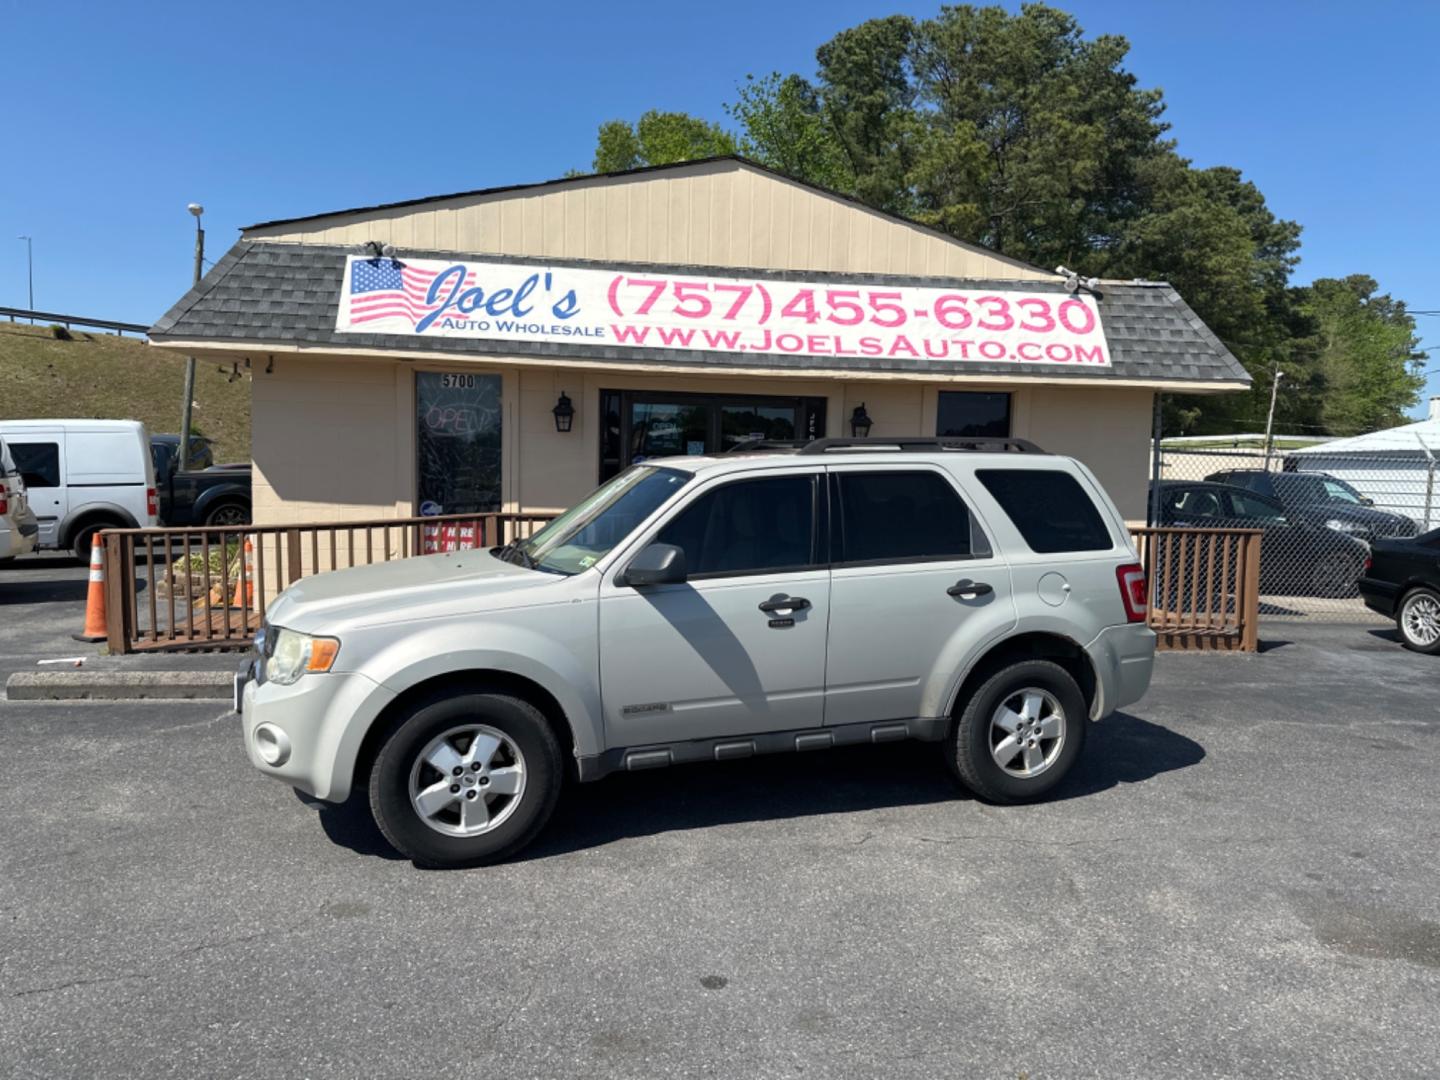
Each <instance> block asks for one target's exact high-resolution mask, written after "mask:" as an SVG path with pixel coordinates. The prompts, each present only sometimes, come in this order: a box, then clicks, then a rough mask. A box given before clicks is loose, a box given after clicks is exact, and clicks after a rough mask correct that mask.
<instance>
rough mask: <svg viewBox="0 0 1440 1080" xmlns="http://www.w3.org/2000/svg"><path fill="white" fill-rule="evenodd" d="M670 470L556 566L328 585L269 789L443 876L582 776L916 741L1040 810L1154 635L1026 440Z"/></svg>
mask: <svg viewBox="0 0 1440 1080" xmlns="http://www.w3.org/2000/svg"><path fill="white" fill-rule="evenodd" d="M738 450H739V451H740V452H736V451H731V452H730V453H727V454H723V455H719V456H713V457H678V458H665V459H660V460H651V461H646V462H645V463H644V464H641V465H635V466H633V467H632V468H630V469H627V470H626V471H625V472H622V473H620V474H619V475H618V476H616V477H615V478H614V479H613V480H610V481H608V482H607V483H605V484H604V485H602V486H601V487H600V488H599V489H598V490H597V491H595V492H594V493H593V494H591V495H590V496H589V497H588V498H586V499H585V500H584V501H583V502H581V503H580V504H579V505H578V506H576V507H574V508H573V509H571V510H569V511H568V512H567V513H565V514H564V515H562V516H561V517H559V518H557V519H556V520H555V521H554V522H552V523H551V524H550V525H548V526H547V527H546V528H545V529H544V530H543V531H542V532H540V533H538V534H536V535H535V536H534V537H533V538H532V539H529V540H526V541H524V542H521V543H517V544H510V545H507V546H505V547H502V548H494V549H492V550H490V551H488V552H487V551H467V552H458V553H453V554H446V555H432V556H428V557H425V558H415V559H408V560H403V561H399V562H390V563H382V564H378V565H374V566H365V567H357V568H355V569H353V570H342V571H339V572H337V573H331V574H321V575H318V576H316V577H312V578H306V579H304V580H302V581H300V582H298V583H297V584H295V585H292V586H291V587H290V588H289V589H287V590H286V591H285V593H284V594H283V595H282V596H281V597H280V598H279V599H278V600H276V601H275V603H274V604H273V605H271V607H270V609H269V611H268V612H267V625H266V626H265V628H264V630H263V631H262V636H261V638H260V639H259V640H258V641H257V653H258V655H257V656H256V657H255V658H254V659H253V660H252V662H251V663H250V664H249V665H248V667H247V669H246V670H245V671H244V672H242V673H241V674H240V675H239V676H237V682H236V691H237V693H236V703H237V708H238V709H239V710H240V711H241V713H242V717H243V728H244V737H245V746H246V748H247V750H248V752H249V755H250V759H251V761H252V762H253V763H254V764H255V766H256V767H257V768H259V769H260V770H261V771H262V772H265V773H267V774H269V775H271V776H274V777H276V778H278V779H281V780H284V781H285V782H286V783H289V784H291V785H293V786H295V787H297V788H300V789H301V790H303V791H306V792H309V793H310V794H312V795H314V796H316V797H318V798H320V799H324V800H330V801H334V802H340V801H343V800H345V799H347V798H348V797H349V796H350V794H351V791H352V789H362V788H363V789H368V795H369V801H370V807H371V809H372V811H373V812H374V815H375V820H376V822H377V823H378V824H379V826H380V829H381V830H382V831H383V832H384V834H385V836H386V837H387V838H388V839H389V840H390V842H391V843H392V844H394V845H395V847H396V848H398V849H399V850H400V851H401V852H403V853H404V854H405V855H407V856H409V857H410V858H412V859H414V860H415V861H416V862H418V863H422V864H425V865H431V866H462V865H475V864H481V863H488V862H494V861H497V860H500V859H503V858H505V857H507V856H509V855H511V854H513V853H514V852H516V851H517V850H519V849H520V848H521V847H523V846H524V845H525V844H527V843H529V842H530V840H531V839H533V838H534V837H535V835H536V834H537V833H538V832H539V831H540V829H541V828H542V827H543V826H544V824H545V822H546V819H547V818H549V816H550V813H551V811H552V809H553V808H554V806H555V802H556V799H557V798H558V796H559V793H560V788H561V784H562V782H563V781H564V779H565V778H566V776H567V775H568V776H570V777H573V778H576V779H579V780H582V781H585V780H596V779H599V778H600V777H602V776H604V775H606V774H607V773H610V772H612V771H615V770H621V769H648V768H656V767H660V766H667V765H677V764H680V763H683V762H693V761H725V760H729V759H731V758H743V757H750V756H751V755H753V754H764V753H772V752H777V751H782V750H820V749H825V748H828V747H832V746H843V745H847V744H854V743H879V742H889V741H892V740H897V739H907V738H910V739H922V740H927V741H931V742H938V743H940V744H941V745H942V746H943V749H944V754H945V759H946V761H947V762H948V763H949V765H950V767H951V769H952V770H953V771H954V773H955V775H956V777H957V778H958V779H959V781H960V782H961V783H962V784H964V785H965V787H967V788H969V789H970V790H971V791H973V792H974V793H975V794H977V795H979V796H980V797H982V798H984V799H987V800H989V801H992V802H996V803H1011V802H1019V801H1024V800H1029V799H1034V798H1037V797H1039V796H1041V795H1044V794H1045V793H1046V792H1048V791H1050V790H1051V789H1052V788H1054V787H1055V785H1057V784H1058V783H1060V782H1061V780H1062V779H1063V778H1064V777H1065V775H1066V773H1068V772H1069V771H1070V769H1071V768H1072V767H1073V765H1074V764H1075V761H1076V759H1077V758H1078V757H1079V755H1080V751H1081V748H1082V746H1083V745H1084V742H1085V732H1086V727H1087V726H1088V722H1089V721H1091V720H1098V719H1100V718H1101V717H1103V716H1105V715H1107V714H1108V713H1110V712H1112V711H1113V710H1115V709H1117V708H1119V707H1121V706H1124V705H1128V704H1130V703H1131V702H1134V701H1136V700H1138V699H1139V698H1140V697H1141V696H1142V695H1143V694H1144V693H1145V690H1146V688H1147V686H1148V685H1149V682H1150V670H1151V666H1152V663H1153V660H1154V653H1155V636H1154V634H1153V633H1152V632H1151V631H1150V630H1149V629H1148V627H1147V626H1146V624H1145V618H1146V584H1145V578H1144V573H1143V571H1142V569H1141V567H1140V565H1139V564H1138V562H1137V561H1136V554H1135V549H1134V548H1133V547H1132V546H1131V543H1130V538H1129V533H1128V532H1127V530H1126V528H1125V525H1124V522H1123V521H1122V520H1121V518H1120V515H1119V514H1118V513H1117V511H1116V510H1115V507H1114V506H1113V504H1112V503H1111V502H1110V500H1109V498H1107V497H1106V495H1105V492H1104V491H1103V489H1102V488H1101V487H1100V484H1099V483H1098V482H1097V481H1096V480H1095V477H1094V476H1092V475H1091V473H1090V471H1089V470H1088V469H1086V468H1085V466H1084V465H1081V464H1080V463H1079V462H1077V461H1074V460H1072V459H1070V458H1066V457H1060V456H1055V455H1050V454H1046V453H1044V452H1042V451H1040V450H1039V449H1038V448H1036V447H1035V446H1033V445H1032V444H1030V443H1026V442H1024V441H1022V440H1018V439H1010V440H953V439H920V438H916V439H909V438H906V439H901V440H895V439H864V440H856V439H822V440H819V441H816V442H811V443H809V444H808V445H804V446H778V445H774V444H754V445H748V446H747V445H742V446H741V447H739V448H738Z"/></svg>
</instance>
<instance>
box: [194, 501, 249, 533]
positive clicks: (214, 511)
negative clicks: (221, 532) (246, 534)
mask: <svg viewBox="0 0 1440 1080" xmlns="http://www.w3.org/2000/svg"><path fill="white" fill-rule="evenodd" d="M205 524H206V525H208V526H209V527H210V528H212V529H220V528H233V527H237V526H240V525H249V524H250V507H249V506H248V505H247V504H245V503H242V502H222V503H217V504H216V505H214V506H212V507H211V508H210V511H209V512H208V513H207V514H206V515H205Z"/></svg>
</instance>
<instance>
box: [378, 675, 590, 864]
mask: <svg viewBox="0 0 1440 1080" xmlns="http://www.w3.org/2000/svg"><path fill="white" fill-rule="evenodd" d="M563 775H564V770H563V767H562V761H561V754H560V744H559V742H558V740H557V739H556V738H555V733H554V731H553V730H552V729H551V727H550V725H549V724H548V723H547V722H546V720H545V717H544V716H543V715H542V714H541V712H540V710H539V709H537V708H535V706H534V705H532V704H531V703H530V702H528V701H525V700H524V699H522V698H519V697H515V696H513V695H510V694H505V693H494V692H485V691H479V690H475V691H460V692H452V693H450V694H447V695H445V696H441V697H436V698H431V699H430V700H428V701H424V702H421V703H420V704H418V705H416V706H415V707H414V708H413V709H411V710H410V712H409V713H408V714H407V715H406V716H404V717H403V718H402V719H399V720H398V721H397V722H396V723H395V726H394V729H393V731H392V732H391V734H390V736H389V738H388V739H387V740H386V741H385V743H384V745H383V746H382V747H381V749H380V752H379V754H378V755H377V756H376V758H375V763H374V766H373V768H372V769H371V771H370V808H371V811H372V812H373V813H374V815H375V822H376V824H378V825H379V826H380V831H381V832H382V833H384V834H385V838H386V839H387V840H389V841H390V843H391V844H393V845H394V846H395V848H396V849H397V850H399V851H400V853H401V854H403V855H405V856H407V857H409V858H411V859H413V860H415V862H417V863H419V864H421V865H424V866H436V867H458V866H480V865H484V864H487V863H493V862H499V861H501V860H503V859H505V858H507V857H509V856H510V855H513V854H514V853H515V852H517V851H519V850H520V849H521V848H522V847H524V846H525V845H526V844H528V843H529V842H530V841H531V840H532V839H534V837H535V835H536V834H537V833H538V832H539V831H540V830H541V829H542V828H543V827H544V825H545V822H546V821H547V820H548V819H549V817H550V814H551V812H552V811H553V810H554V809H555V802H556V799H557V798H558V797H559V794H560V785H561V781H562V778H563Z"/></svg>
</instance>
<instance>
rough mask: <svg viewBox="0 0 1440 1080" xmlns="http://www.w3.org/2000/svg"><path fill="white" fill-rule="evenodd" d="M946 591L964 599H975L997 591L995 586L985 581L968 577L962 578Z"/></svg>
mask: <svg viewBox="0 0 1440 1080" xmlns="http://www.w3.org/2000/svg"><path fill="white" fill-rule="evenodd" d="M945 591H946V592H947V593H949V594H950V595H951V596H958V597H960V599H962V600H973V599H975V598H976V597H977V596H989V595H990V594H991V593H993V592H994V591H995V588H994V586H992V585H989V584H987V583H985V582H983V581H971V580H970V579H969V578H968V577H967V578H961V579H960V580H959V581H957V582H955V584H954V585H951V586H950V587H949V588H948V589H946V590H945Z"/></svg>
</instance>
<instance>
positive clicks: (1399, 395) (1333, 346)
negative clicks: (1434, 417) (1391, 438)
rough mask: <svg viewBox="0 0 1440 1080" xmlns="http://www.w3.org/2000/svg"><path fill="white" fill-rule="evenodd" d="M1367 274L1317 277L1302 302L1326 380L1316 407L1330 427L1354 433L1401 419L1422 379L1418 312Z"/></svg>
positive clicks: (1404, 421)
mask: <svg viewBox="0 0 1440 1080" xmlns="http://www.w3.org/2000/svg"><path fill="white" fill-rule="evenodd" d="M1379 287H1380V286H1379V283H1378V282H1376V281H1375V279H1374V278H1371V277H1367V276H1366V275H1364V274H1351V275H1350V276H1349V277H1345V278H1339V279H1337V278H1320V279H1319V280H1317V281H1315V282H1314V283H1313V284H1311V285H1310V287H1309V288H1308V289H1307V290H1305V295H1304V298H1303V300H1302V306H1303V308H1304V310H1305V312H1306V314H1308V315H1309V316H1310V317H1311V318H1312V319H1313V320H1314V323H1315V348H1316V358H1317V366H1318V370H1319V371H1320V373H1321V375H1322V376H1323V378H1324V382H1325V395H1324V401H1323V406H1322V412H1321V419H1322V423H1323V424H1324V426H1325V427H1326V428H1327V429H1328V430H1329V431H1332V432H1336V433H1340V434H1352V433H1355V432H1364V431H1374V430H1376V429H1378V428H1387V427H1394V426H1395V425H1397V424H1403V423H1406V422H1407V420H1406V416H1405V410H1406V409H1408V408H1409V407H1410V406H1412V405H1413V404H1414V403H1415V401H1416V398H1417V397H1418V395H1419V392H1420V388H1421V387H1422V386H1423V385H1424V383H1425V380H1424V379H1423V378H1422V377H1421V376H1420V375H1419V374H1418V369H1419V367H1420V366H1421V365H1422V364H1423V363H1424V354H1422V353H1419V352H1416V348H1415V347H1416V346H1417V345H1418V344H1419V338H1418V337H1417V336H1416V334H1415V319H1414V317H1413V316H1411V315H1410V314H1408V313H1407V312H1406V310H1405V305H1404V303H1402V302H1400V301H1397V300H1395V299H1394V298H1393V297H1391V296H1390V295H1389V294H1387V293H1380V294H1378V295H1377V290H1378V289H1379Z"/></svg>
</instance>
